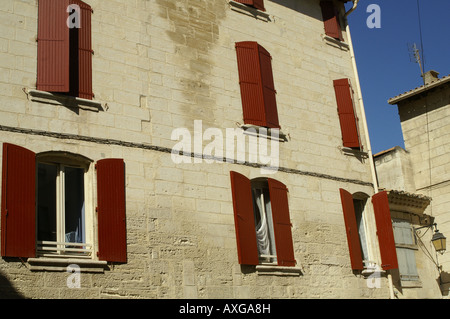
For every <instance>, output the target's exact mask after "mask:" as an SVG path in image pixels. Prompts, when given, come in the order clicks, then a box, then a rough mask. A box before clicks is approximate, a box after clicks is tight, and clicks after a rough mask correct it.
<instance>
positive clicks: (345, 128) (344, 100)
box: [333, 79, 361, 148]
mask: <svg viewBox="0 0 450 319" xmlns="http://www.w3.org/2000/svg"><path fill="white" fill-rule="evenodd" d="M333 84H334V92H335V95H336V102H337V108H338V114H339V121H340V124H341V132H342V141H343V145H344V146H345V147H351V148H360V147H361V143H360V140H359V132H358V125H357V118H356V116H355V110H354V107H353V90H352V88H351V86H350V80H349V79H339V80H334V81H333Z"/></svg>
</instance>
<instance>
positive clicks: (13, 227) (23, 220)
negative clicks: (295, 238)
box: [1, 143, 36, 258]
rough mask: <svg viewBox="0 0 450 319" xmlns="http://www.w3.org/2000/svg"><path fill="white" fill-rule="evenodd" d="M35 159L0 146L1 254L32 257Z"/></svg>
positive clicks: (24, 151) (22, 151)
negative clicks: (0, 169)
mask: <svg viewBox="0 0 450 319" xmlns="http://www.w3.org/2000/svg"><path fill="white" fill-rule="evenodd" d="M35 200H36V157H35V154H34V153H33V152H31V151H29V150H27V149H25V148H22V147H20V146H16V145H12V144H7V143H4V144H3V166H2V204H1V219H2V220H1V227H2V228H1V254H2V256H4V257H23V258H29V257H35V256H36V207H35Z"/></svg>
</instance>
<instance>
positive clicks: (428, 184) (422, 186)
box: [375, 71, 450, 297]
mask: <svg viewBox="0 0 450 319" xmlns="http://www.w3.org/2000/svg"><path fill="white" fill-rule="evenodd" d="M438 75H439V73H437V72H435V71H429V72H427V73H425V74H424V85H422V86H420V87H418V88H415V89H413V90H411V91H408V92H404V93H402V94H400V95H398V96H396V97H393V98H391V99H390V100H389V103H390V104H392V105H397V107H398V111H399V115H400V121H401V127H402V131H403V137H404V140H405V150H404V149H402V148H400V147H396V148H394V149H391V150H387V151H385V152H382V153H380V154H376V156H375V163H376V167H377V173H378V178H379V183H380V186H381V187H385V188H388V189H394V190H398V191H403V192H408V193H412V194H415V195H413V197H421V198H422V199H423V198H428V201H429V204H427V205H426V206H423V207H422V208H421V209H419V211H418V212H416V213H415V215H414V216H415V217H414V218H420V219H421V220H422V221H421V222H418V221H417V220H416V221H415V222H413V221H410V222H411V223H412V225H414V227H415V228H419V227H423V226H426V225H429V226H430V227H428V228H427V227H424V228H422V229H421V230H419V233H418V234H416V235H415V236H414V237H415V238H416V241H417V242H419V241H420V240H419V239H421V237H422V236H423V235H424V233H426V231H425V230H427V229H428V234H427V236H428V237H424V240H423V239H422V241H423V243H424V244H425V245H426V249H424V247H419V249H418V251H417V253H416V256H420V255H424V254H425V255H426V256H427V259H428V260H429V262H428V264H429V265H428V266H425V265H426V264H424V263H421V262H419V261H417V268H418V269H419V270H420V269H422V271H423V275H421V276H420V277H422V281H423V282H429V283H430V282H433V281H435V283H436V284H437V286H438V287H440V290H441V291H439V293H433V294H426V296H427V297H431V296H433V297H437V296H439V295H442V296H444V297H447V296H448V289H449V280H450V278H449V259H448V254H442V255H441V254H438V253H436V251H435V250H434V248H433V247H432V246H430V240H431V235H432V233H433V232H435V231H436V229H438V230H439V231H440V232H441V233H442V234H444V236H446V234H447V236H448V234H449V233H450V228H449V217H450V215H449V213H448V211H449V208H450V206H449V205H450V204H449V196H448V194H449V193H450V188H449V176H450V164H449V160H448V158H449V154H450V148H449V146H450V145H449V139H448V134H449V132H450V130H449V128H450V121H449V119H450V117H449V115H450V113H449V112H450V107H449V105H450V89H449V88H450V86H449V83H450V77H448V76H446V77H442V78H439V77H438ZM425 208H426V209H425ZM433 224H436V225H435V226H433ZM417 245H419V244H417ZM419 246H420V245H419ZM419 258H421V257H419ZM430 262H431V264H430ZM430 265H431V266H430ZM427 267H429V270H428V271H425V269H426V268H427ZM424 278H428V280H427V279H424ZM424 286H425V284H424ZM424 286H420V287H424ZM434 290H436V289H434ZM411 291H414V292H412V294H416V293H417V291H420V289H412V290H410V292H411ZM440 292H441V294H440ZM420 294H422V296H423V294H424V292H423V290H422V291H421V292H419V295H420Z"/></svg>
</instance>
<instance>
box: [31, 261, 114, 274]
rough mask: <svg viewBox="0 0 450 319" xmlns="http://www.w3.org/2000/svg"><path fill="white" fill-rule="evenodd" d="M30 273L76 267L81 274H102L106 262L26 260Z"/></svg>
mask: <svg viewBox="0 0 450 319" xmlns="http://www.w3.org/2000/svg"><path fill="white" fill-rule="evenodd" d="M28 264H29V265H30V270H32V271H67V269H68V268H67V267H68V266H70V265H76V266H78V267H79V268H80V271H81V272H95V273H104V272H105V269H107V268H108V265H107V263H106V261H98V260H90V259H77V258H42V257H41V258H28Z"/></svg>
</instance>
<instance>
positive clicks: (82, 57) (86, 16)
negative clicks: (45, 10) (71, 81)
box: [70, 0, 94, 100]
mask: <svg viewBox="0 0 450 319" xmlns="http://www.w3.org/2000/svg"><path fill="white" fill-rule="evenodd" d="M70 1H71V4H76V5H78V6H79V7H80V9H81V10H80V11H81V12H80V18H81V26H80V29H79V30H78V81H79V83H78V96H79V97H80V98H83V99H89V100H92V98H93V96H94V94H93V92H92V53H93V51H92V40H91V38H92V37H91V32H92V30H91V14H92V8H91V7H90V6H89V5H88V4H86V3H84V2H83V1H80V0H70Z"/></svg>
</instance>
